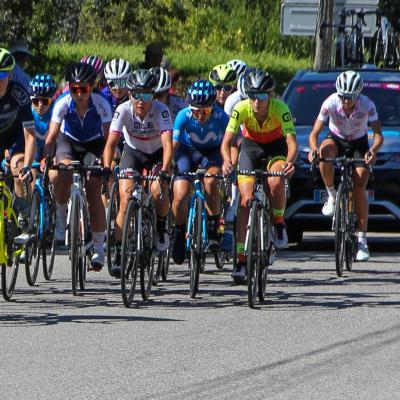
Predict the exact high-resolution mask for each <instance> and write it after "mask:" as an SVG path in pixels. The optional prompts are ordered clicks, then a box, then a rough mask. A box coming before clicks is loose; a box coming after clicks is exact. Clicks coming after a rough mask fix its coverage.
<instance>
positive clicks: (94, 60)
mask: <svg viewBox="0 0 400 400" xmlns="http://www.w3.org/2000/svg"><path fill="white" fill-rule="evenodd" d="M81 63H85V64H90V65H91V66H92V67H93V68H94V69H95V71H96V73H97V74H100V73H101V72H103V69H104V61H103V60H102V59H101V58H100V57H97V56H85V57H83V58H82V59H81Z"/></svg>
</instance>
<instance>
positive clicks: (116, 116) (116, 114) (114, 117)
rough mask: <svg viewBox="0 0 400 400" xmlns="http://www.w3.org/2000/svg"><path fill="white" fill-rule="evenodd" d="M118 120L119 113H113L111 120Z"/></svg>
mask: <svg viewBox="0 0 400 400" xmlns="http://www.w3.org/2000/svg"><path fill="white" fill-rule="evenodd" d="M118 118H119V112H118V111H115V112H114V115H113V119H118Z"/></svg>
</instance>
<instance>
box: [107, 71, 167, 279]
mask: <svg viewBox="0 0 400 400" xmlns="http://www.w3.org/2000/svg"><path fill="white" fill-rule="evenodd" d="M157 85H158V79H157V77H156V76H155V75H154V74H152V73H151V71H149V70H147V69H138V70H136V71H134V72H133V73H132V74H131V76H130V77H129V79H128V81H127V87H128V89H129V91H130V101H129V102H125V103H122V104H121V105H119V106H118V107H117V110H116V111H115V113H114V118H113V120H112V123H111V128H110V135H109V137H108V140H107V144H106V147H105V149H104V166H105V168H111V162H112V160H113V155H114V151H115V148H116V146H117V144H118V142H119V140H120V137H121V135H123V136H124V139H125V145H124V151H123V153H122V158H121V162H120V168H121V170H126V169H132V170H135V171H141V170H142V169H144V168H146V169H151V168H153V167H154V166H156V167H157V170H158V171H159V172H160V175H161V176H162V175H165V174H166V173H167V171H168V170H169V168H170V164H171V160H172V123H171V117H170V113H169V110H168V108H167V107H166V106H165V105H164V104H162V103H160V102H158V101H153V98H154V90H155V88H156V87H157ZM132 187H133V183H132V181H131V180H126V179H121V180H120V181H119V193H120V199H121V202H120V209H119V210H118V215H117V218H116V221H115V239H116V254H115V259H114V261H113V265H112V268H111V271H112V273H113V274H114V275H115V276H118V275H119V273H120V270H121V239H122V227H123V222H124V215H125V211H126V207H127V205H128V202H129V197H130V195H131V191H132V190H131V189H132ZM151 194H152V197H153V199H154V202H155V207H156V214H157V235H156V247H157V249H158V250H160V251H163V250H166V249H167V248H168V247H169V237H168V234H167V232H166V219H167V215H168V210H169V202H168V198H167V196H163V197H161V196H160V183H159V182H153V183H152V184H151Z"/></svg>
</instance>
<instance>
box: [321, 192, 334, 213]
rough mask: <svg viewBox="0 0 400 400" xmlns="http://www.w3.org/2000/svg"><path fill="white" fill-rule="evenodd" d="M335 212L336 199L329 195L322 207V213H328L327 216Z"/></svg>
mask: <svg viewBox="0 0 400 400" xmlns="http://www.w3.org/2000/svg"><path fill="white" fill-rule="evenodd" d="M334 212H335V199H334V198H333V197H328V200H327V201H326V202H325V204H324V206H323V207H322V214H324V215H326V216H327V217H332V215H333V213H334Z"/></svg>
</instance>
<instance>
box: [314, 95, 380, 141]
mask: <svg viewBox="0 0 400 400" xmlns="http://www.w3.org/2000/svg"><path fill="white" fill-rule="evenodd" d="M328 117H329V130H330V131H331V132H332V134H334V135H336V136H338V137H340V138H342V139H345V140H356V139H359V138H360V137H362V136H364V135H366V134H367V133H368V122H374V121H377V120H378V113H377V111H376V107H375V104H374V102H373V101H372V100H371V99H370V98H368V97H367V96H364V95H360V96H359V97H358V99H357V101H356V104H355V107H354V110H353V112H352V114H351V115H350V116H349V117H348V116H347V115H346V113H345V112H344V110H343V105H342V101H341V100H340V98H339V96H338V94H337V93H333V94H331V95H330V96H329V97H328V98H327V99H326V100H325V101H324V102H323V104H322V107H321V111H320V113H319V115H318V119H319V120H320V121H326V120H327V119H328Z"/></svg>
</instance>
